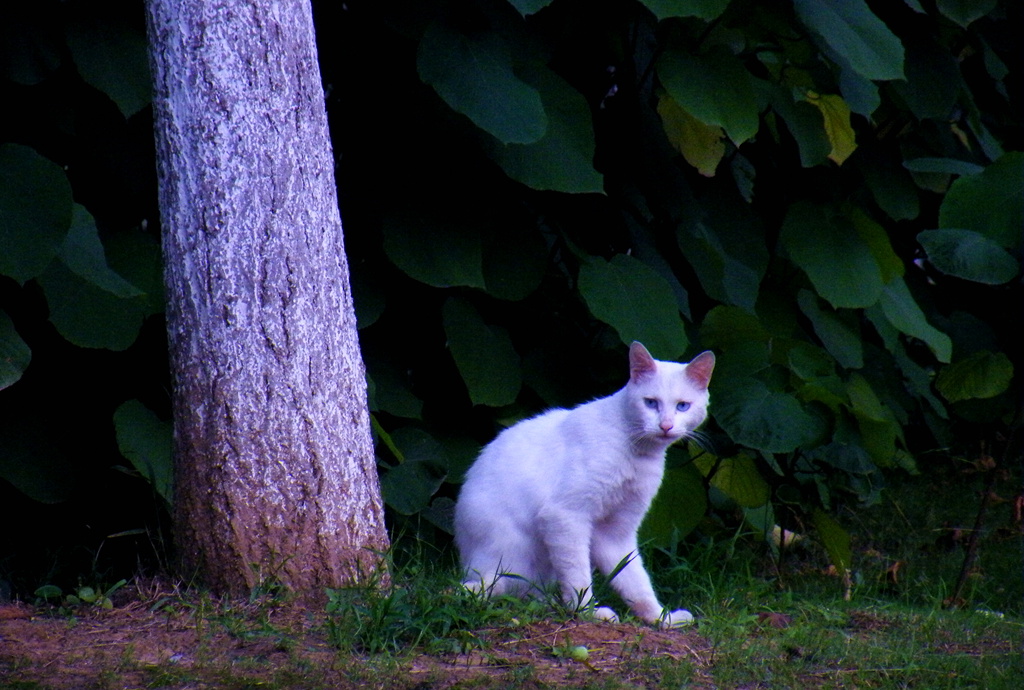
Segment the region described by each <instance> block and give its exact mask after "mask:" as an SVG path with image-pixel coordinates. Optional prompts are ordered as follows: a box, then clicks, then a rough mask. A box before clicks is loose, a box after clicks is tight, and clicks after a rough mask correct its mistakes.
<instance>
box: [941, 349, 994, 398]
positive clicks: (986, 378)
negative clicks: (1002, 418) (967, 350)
mask: <svg viewBox="0 0 1024 690" xmlns="http://www.w3.org/2000/svg"><path fill="white" fill-rule="evenodd" d="M1012 380H1013V363H1012V362H1011V361H1010V359H1009V358H1008V357H1007V356H1006V355H1005V354H1003V353H1002V352H995V353H993V352H989V351H988V350H981V351H979V352H975V353H973V354H971V355H969V356H967V357H965V358H964V359H961V360H959V361H957V362H954V363H953V364H950V365H948V366H945V367H943V368H942V371H940V372H939V376H938V378H937V379H936V380H935V388H936V389H937V390H938V391H939V393H941V394H942V397H944V398H945V399H946V400H948V401H949V402H959V401H961V400H971V399H973V398H994V397H995V396H997V395H999V394H1000V393H1002V392H1003V391H1005V390H1007V389H1008V388H1009V387H1010V382H1011V381H1012Z"/></svg>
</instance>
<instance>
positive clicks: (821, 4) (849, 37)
mask: <svg viewBox="0 0 1024 690" xmlns="http://www.w3.org/2000/svg"><path fill="white" fill-rule="evenodd" d="M793 6H794V7H795V8H796V13H797V16H798V17H799V18H800V21H802V22H803V23H804V25H805V26H806V27H807V28H808V29H810V30H811V31H812V32H814V33H815V34H816V35H817V36H818V37H820V39H821V40H822V41H823V45H822V49H823V50H825V49H827V50H826V52H834V53H835V54H837V55H839V56H841V57H842V58H843V59H844V60H845V61H846V62H847V63H848V64H849V65H850V67H852V68H853V69H854V70H855V71H856V72H857V73H858V74H860V75H861V76H863V77H866V78H867V79H879V80H888V79H902V78H903V44H902V43H900V40H899V39H898V38H897V37H896V36H895V35H894V34H893V33H892V32H891V31H889V28H888V27H887V26H886V25H885V23H884V22H882V20H881V19H879V18H878V17H877V16H875V14H874V13H873V12H872V11H871V10H870V9H869V8H868V6H867V4H866V3H865V2H864V0H794V2H793Z"/></svg>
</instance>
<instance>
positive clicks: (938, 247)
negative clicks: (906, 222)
mask: <svg viewBox="0 0 1024 690" xmlns="http://www.w3.org/2000/svg"><path fill="white" fill-rule="evenodd" d="M917 241H918V242H919V243H920V244H921V246H922V247H924V250H925V252H926V253H927V254H928V261H930V262H931V263H932V265H933V266H935V268H936V269H938V270H940V271H942V272H943V273H945V274H947V275H951V276H956V277H957V278H963V279H964V280H971V281H974V282H976V283H984V284H986V285H1002V284H1003V283H1008V282H1009V281H1011V280H1013V278H1014V277H1015V276H1016V275H1017V273H1018V271H1019V270H1020V265H1019V264H1018V263H1017V260H1016V259H1015V258H1013V256H1011V255H1010V253H1009V252H1007V251H1006V250H1005V249H1003V248H1002V247H1000V246H999V245H998V244H996V243H995V242H994V241H993V240H990V239H989V238H988V237H986V236H985V235H982V234H981V233H977V232H974V231H972V230H950V229H942V230H925V231H924V232H921V233H919V234H918V235H917Z"/></svg>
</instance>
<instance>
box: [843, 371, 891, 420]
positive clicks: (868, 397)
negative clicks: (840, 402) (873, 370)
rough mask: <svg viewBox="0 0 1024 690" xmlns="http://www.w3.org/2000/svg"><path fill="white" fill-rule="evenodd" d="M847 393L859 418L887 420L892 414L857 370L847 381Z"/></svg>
mask: <svg viewBox="0 0 1024 690" xmlns="http://www.w3.org/2000/svg"><path fill="white" fill-rule="evenodd" d="M846 393H847V395H848V396H849V398H850V406H851V407H852V409H853V413H854V415H856V417H857V418H858V419H867V420H870V421H874V422H886V421H889V420H890V419H892V415H891V414H890V413H889V412H888V411H887V410H886V409H885V407H884V406H883V405H882V401H881V400H879V399H878V396H877V395H876V394H875V391H874V390H873V389H872V388H871V384H870V383H868V380H867V379H866V378H864V377H863V376H862V375H860V374H859V373H857V372H854V373H853V374H851V375H850V378H849V379H848V380H847V382H846Z"/></svg>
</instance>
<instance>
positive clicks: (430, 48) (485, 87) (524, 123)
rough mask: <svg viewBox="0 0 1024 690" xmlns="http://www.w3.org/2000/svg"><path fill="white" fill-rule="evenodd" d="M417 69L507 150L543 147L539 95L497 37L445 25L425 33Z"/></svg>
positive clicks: (543, 123) (454, 107) (543, 122)
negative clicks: (520, 74) (516, 146)
mask: <svg viewBox="0 0 1024 690" xmlns="http://www.w3.org/2000/svg"><path fill="white" fill-rule="evenodd" d="M416 68H417V70H418V71H419V75H420V78H421V79H422V80H423V82H424V83H426V84H428V85H430V86H432V87H433V88H434V90H435V91H436V92H437V94H438V95H439V96H440V97H441V98H442V99H443V100H444V102H445V103H447V104H448V105H449V107H451V109H452V110H455V111H456V112H459V113H462V114H463V115H465V116H466V117H468V118H469V119H470V120H472V121H473V123H474V124H475V125H476V126H477V127H479V128H480V129H482V130H484V131H485V132H487V133H489V134H491V135H492V136H494V137H495V138H497V139H498V140H499V141H501V142H502V143H505V144H530V143H533V142H535V141H539V140H540V138H541V137H543V136H544V133H545V132H546V131H547V128H548V117H547V114H546V113H545V112H544V104H543V103H542V102H541V98H540V94H539V93H538V92H537V89H535V88H534V87H532V86H530V85H529V84H527V83H526V82H524V81H523V80H522V79H520V78H519V77H518V76H516V74H515V72H514V71H513V69H512V51H511V49H510V48H509V46H508V45H507V44H506V43H505V41H504V39H503V38H502V37H501V36H500V35H498V34H497V33H495V32H493V31H484V32H481V33H476V34H473V35H471V36H467V35H465V34H462V33H459V32H457V31H455V30H453V29H452V28H451V27H449V26H447V25H446V24H444V23H442V22H434V23H432V24H431V25H430V26H428V27H427V30H426V33H424V34H423V38H422V39H421V40H420V46H419V51H418V53H417V55H416Z"/></svg>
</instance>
